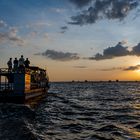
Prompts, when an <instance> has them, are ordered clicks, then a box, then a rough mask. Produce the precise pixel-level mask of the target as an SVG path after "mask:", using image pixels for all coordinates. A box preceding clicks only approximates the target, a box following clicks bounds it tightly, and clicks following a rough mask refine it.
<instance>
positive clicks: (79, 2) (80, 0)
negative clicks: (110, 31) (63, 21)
mask: <svg viewBox="0 0 140 140" xmlns="http://www.w3.org/2000/svg"><path fill="white" fill-rule="evenodd" d="M70 1H71V2H72V3H74V4H75V5H76V6H77V7H79V8H81V7H83V6H86V5H87V4H89V3H90V2H91V1H92V0H70Z"/></svg>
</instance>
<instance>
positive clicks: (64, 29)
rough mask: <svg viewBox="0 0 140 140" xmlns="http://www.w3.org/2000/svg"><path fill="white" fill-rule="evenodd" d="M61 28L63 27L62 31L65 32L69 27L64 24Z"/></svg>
mask: <svg viewBox="0 0 140 140" xmlns="http://www.w3.org/2000/svg"><path fill="white" fill-rule="evenodd" d="M60 29H61V31H60V33H62V34H63V33H65V32H66V31H67V30H68V27H67V26H62V27H61V28H60Z"/></svg>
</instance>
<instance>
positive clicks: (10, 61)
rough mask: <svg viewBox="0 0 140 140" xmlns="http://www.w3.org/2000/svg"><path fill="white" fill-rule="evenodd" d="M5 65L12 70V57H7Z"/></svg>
mask: <svg viewBox="0 0 140 140" xmlns="http://www.w3.org/2000/svg"><path fill="white" fill-rule="evenodd" d="M7 65H8V71H12V58H10V59H9V61H8V62H7Z"/></svg>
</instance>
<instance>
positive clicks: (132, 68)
mask: <svg viewBox="0 0 140 140" xmlns="http://www.w3.org/2000/svg"><path fill="white" fill-rule="evenodd" d="M139 69H140V65H136V66H129V67H128V68H124V69H123V70H124V71H135V70H139Z"/></svg>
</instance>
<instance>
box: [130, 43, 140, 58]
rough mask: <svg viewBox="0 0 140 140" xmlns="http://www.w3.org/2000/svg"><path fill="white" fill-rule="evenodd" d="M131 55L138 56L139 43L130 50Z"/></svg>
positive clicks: (139, 52) (139, 51) (139, 54)
mask: <svg viewBox="0 0 140 140" xmlns="http://www.w3.org/2000/svg"><path fill="white" fill-rule="evenodd" d="M131 55H137V56H140V43H138V44H137V45H136V46H134V47H133V48H132V51H131Z"/></svg>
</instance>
